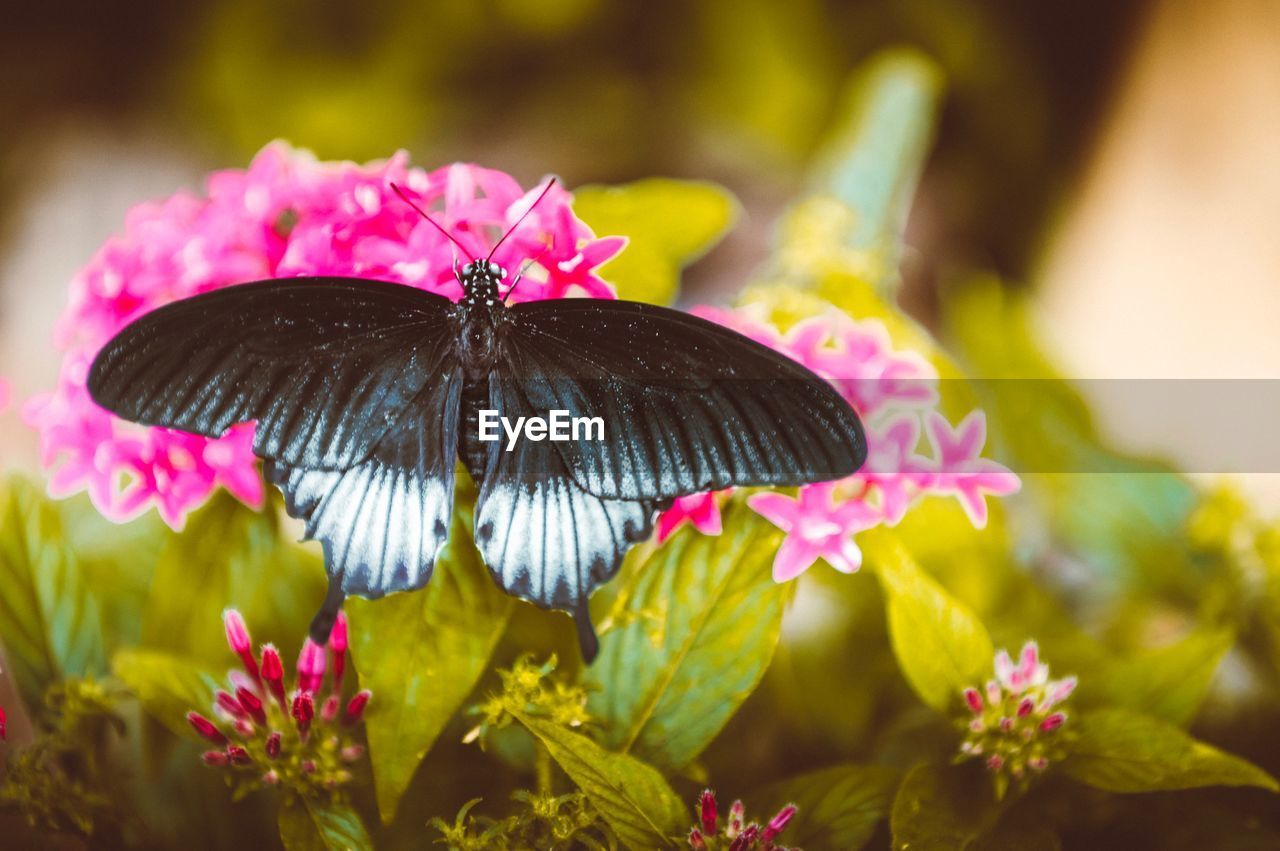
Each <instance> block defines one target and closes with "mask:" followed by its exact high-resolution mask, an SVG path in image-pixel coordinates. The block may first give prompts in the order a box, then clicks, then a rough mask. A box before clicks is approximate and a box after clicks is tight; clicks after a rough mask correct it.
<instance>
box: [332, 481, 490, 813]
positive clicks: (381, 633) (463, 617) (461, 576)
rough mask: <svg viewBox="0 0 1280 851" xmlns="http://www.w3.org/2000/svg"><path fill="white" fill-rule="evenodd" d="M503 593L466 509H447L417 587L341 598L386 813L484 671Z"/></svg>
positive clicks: (392, 810)
mask: <svg viewBox="0 0 1280 851" xmlns="http://www.w3.org/2000/svg"><path fill="white" fill-rule="evenodd" d="M512 606H513V603H512V598H511V597H509V596H507V595H506V594H503V593H502V592H501V591H499V590H498V588H497V587H496V586H495V585H494V584H493V581H492V580H491V579H490V578H489V573H488V571H487V570H486V568H485V566H484V563H483V562H482V561H481V560H480V555H479V553H478V552H476V548H475V545H474V544H473V543H472V540H471V509H470V508H469V507H467V506H465V505H464V504H462V503H459V505H458V506H457V507H456V508H455V509H454V517H453V528H452V530H451V531H450V534H449V543H448V545H447V546H446V547H445V549H444V550H443V551H442V552H441V553H440V557H439V559H438V560H437V561H436V567H435V575H433V576H432V577H431V581H430V582H428V583H427V586H426V588H424V589H422V590H421V591H413V592H409V593H405V594H394V595H392V596H390V597H387V598H386V599H383V600H376V601H371V600H358V599H351V600H348V601H347V614H348V616H349V617H350V618H351V623H352V629H351V636H352V644H351V652H352V655H353V656H354V658H355V663H356V669H357V670H358V671H359V673H360V685H361V687H363V688H367V689H371V690H372V691H373V694H374V698H373V700H372V701H370V703H369V708H368V710H367V711H366V713H365V727H366V731H367V735H368V739H369V758H370V760H371V761H372V763H373V776H374V785H375V787H376V790H377V795H378V809H379V811H380V813H381V815H382V819H383V821H385V822H390V821H391V819H392V818H394V817H395V812H396V808H397V807H398V806H399V804H400V798H401V796H403V795H404V792H405V789H406V788H408V785H409V781H410V780H411V779H412V778H413V773H414V771H416V770H417V768H418V764H419V763H420V762H422V759H423V758H424V757H425V756H426V754H427V751H428V750H430V749H431V746H432V744H433V743H434V742H435V741H436V738H437V737H438V736H439V735H440V731H441V730H443V729H444V727H445V725H446V724H448V723H449V720H450V719H451V718H453V716H454V715H455V714H456V713H457V711H458V707H459V706H461V705H462V702H463V701H464V700H466V698H467V696H468V695H469V694H471V691H472V689H474V688H475V684H476V681H477V680H478V679H479V678H480V675H481V674H482V673H484V670H485V667H486V665H487V663H488V661H489V656H490V655H491V654H492V653H493V649H494V647H495V646H496V645H497V643H498V640H499V638H500V637H501V636H502V632H503V630H504V629H505V627H506V624H507V620H508V618H510V616H511V609H512Z"/></svg>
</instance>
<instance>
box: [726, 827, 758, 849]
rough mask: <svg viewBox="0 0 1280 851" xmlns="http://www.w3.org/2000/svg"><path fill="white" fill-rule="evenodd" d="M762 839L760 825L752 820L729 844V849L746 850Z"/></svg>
mask: <svg viewBox="0 0 1280 851" xmlns="http://www.w3.org/2000/svg"><path fill="white" fill-rule="evenodd" d="M759 839H760V825H758V824H756V823H755V822H752V823H751V824H749V825H747V826H746V829H744V830H743V831H742V833H739V834H738V838H737V839H735V840H733V842H732V843H731V844H730V845H729V851H746V849H748V848H750V847H751V846H752V845H754V844H755V843H756V841H757V840H759Z"/></svg>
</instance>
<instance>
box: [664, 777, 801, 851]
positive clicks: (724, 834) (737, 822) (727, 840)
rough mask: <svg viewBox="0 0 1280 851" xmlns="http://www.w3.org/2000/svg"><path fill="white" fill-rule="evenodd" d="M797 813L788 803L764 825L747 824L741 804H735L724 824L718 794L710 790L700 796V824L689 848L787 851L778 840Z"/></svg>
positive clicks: (715, 850)
mask: <svg viewBox="0 0 1280 851" xmlns="http://www.w3.org/2000/svg"><path fill="white" fill-rule="evenodd" d="M796 812H797V809H796V806H795V805H794V804H788V805H787V806H785V807H783V808H782V809H781V810H779V811H778V813H777V815H775V816H774V817H773V818H771V819H769V822H768V823H767V824H765V825H763V826H762V825H760V824H759V823H758V822H754V821H753V822H748V821H747V818H746V808H745V807H744V806H743V805H742V802H741V801H734V802H733V804H732V805H731V806H730V807H729V813H728V817H727V818H725V819H724V821H723V823H722V822H721V820H720V814H719V812H718V807H717V804H716V793H715V792H713V791H712V790H710V789H707V790H705V791H703V793H702V794H701V795H699V796H698V809H697V816H698V823H697V824H696V825H694V826H693V828H692V829H691V830H690V831H689V837H688V838H689V847H690V848H692V849H694V851H788V849H787V847H786V846H784V845H779V844H778V843H777V841H776V840H777V838H778V836H779V835H781V833H782V831H784V830H785V829H786V827H787V825H788V824H790V823H791V819H793V818H795V815H796ZM791 851H799V849H791Z"/></svg>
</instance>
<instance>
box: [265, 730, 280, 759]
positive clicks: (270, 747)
mask: <svg viewBox="0 0 1280 851" xmlns="http://www.w3.org/2000/svg"><path fill="white" fill-rule="evenodd" d="M280 739H281V736H280V732H279V731H273V732H272V733H271V735H270V736H267V745H266V747H267V756H269V757H271V758H272V759H275V758H276V757H278V756H280Z"/></svg>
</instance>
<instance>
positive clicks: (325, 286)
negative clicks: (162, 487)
mask: <svg viewBox="0 0 1280 851" xmlns="http://www.w3.org/2000/svg"><path fill="white" fill-rule="evenodd" d="M452 306H453V305H452V302H450V301H449V300H448V299H446V298H443V297H441V296H438V295H434V294H431V293H425V292H421V291H418V290H414V289H411V288H409V287H405V286H400V285H397V284H389V283H383V282H379V281H365V280H360V279H354V278H290V279H284V280H274V281H262V282H258V283H252V284H242V285H240V286H235V287H228V288H226V289H224V290H218V291H216V292H211V293H207V294H204V295H201V296H198V297H195V298H190V299H185V300H183V301H178V302H174V303H173V304H169V305H166V306H164V307H161V308H159V309H158V310H155V311H153V312H152V313H149V314H147V315H145V316H143V317H142V318H141V319H139V320H137V321H136V322H134V323H133V324H131V325H129V326H128V327H127V328H126V329H125V330H124V331H122V332H121V333H120V334H118V335H117V336H116V337H115V338H114V339H112V340H111V341H110V342H108V343H107V345H106V346H104V347H103V349H102V351H101V352H100V353H99V354H98V357H97V359H96V360H95V361H94V364H93V368H92V369H91V370H90V374H89V392H90V393H91V394H92V396H93V398H94V400H95V401H97V402H98V404H100V405H102V406H103V407H105V408H107V409H108V410H111V411H113V412H115V413H116V414H119V415H120V416H122V417H124V418H126V419H129V420H133V421H134V422H139V423H143V424H145V425H159V426H166V427H168V428H176V429H182V430H183V431H189V432H194V433H196V434H203V435H206V436H208V437H218V436H221V435H222V434H223V433H224V432H225V431H226V430H227V429H228V428H230V427H231V426H233V425H235V424H237V423H242V422H248V421H250V420H256V421H257V423H258V427H257V430H256V432H255V436H254V452H255V453H257V454H258V455H259V456H261V457H263V458H270V459H273V460H277V461H281V462H283V463H285V464H288V465H293V466H302V467H309V468H324V469H345V468H346V467H348V466H350V465H351V464H353V463H356V462H358V461H361V460H363V459H364V458H365V457H367V456H368V454H369V452H370V451H371V450H372V448H373V446H374V444H376V443H377V442H378V441H379V440H380V439H381V438H382V436H383V434H385V433H386V431H387V428H388V426H389V425H390V424H393V423H395V422H397V421H398V419H399V418H400V416H401V415H402V414H403V413H404V412H405V410H406V408H407V407H408V406H409V404H410V402H411V400H413V399H415V398H417V397H418V396H419V394H420V393H421V392H422V391H423V389H424V388H425V387H427V385H428V384H429V383H431V382H434V381H437V380H438V379H439V377H440V374H441V365H442V364H443V363H445V362H446V361H447V360H448V359H449V358H451V357H452V356H453V351H454V340H455V338H456V330H455V328H454V323H453V320H452V319H451V315H450V309H451V308H452Z"/></svg>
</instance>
